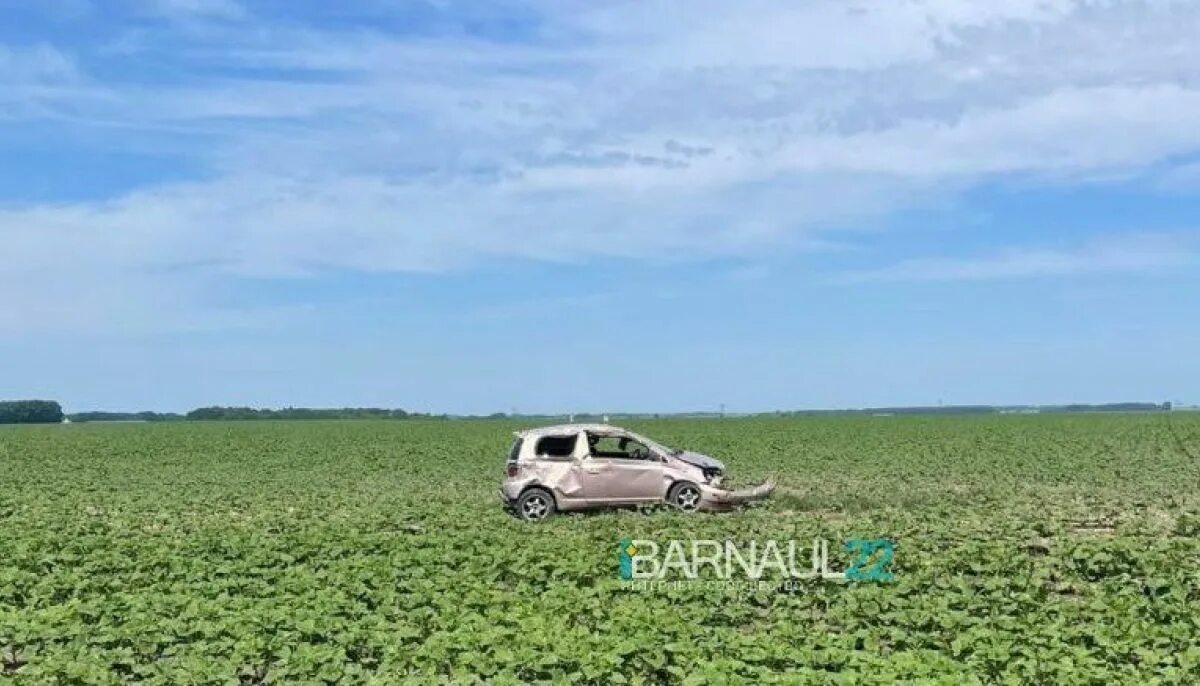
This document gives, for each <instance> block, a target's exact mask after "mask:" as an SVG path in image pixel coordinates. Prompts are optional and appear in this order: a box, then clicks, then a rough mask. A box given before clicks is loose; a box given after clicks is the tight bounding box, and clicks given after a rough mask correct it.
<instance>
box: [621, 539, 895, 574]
mask: <svg viewBox="0 0 1200 686" xmlns="http://www.w3.org/2000/svg"><path fill="white" fill-rule="evenodd" d="M842 551H843V552H844V553H845V554H846V555H845V557H846V560H845V562H844V566H843V567H842V569H841V570H840V571H835V570H833V569H831V568H830V561H829V541H827V540H825V539H821V538H816V539H813V540H812V542H811V543H807V542H805V543H800V542H797V541H795V540H787V541H776V540H774V539H769V540H765V541H741V542H739V541H732V540H726V541H716V540H707V539H694V540H678V539H674V540H670V541H665V542H663V543H661V544H660V542H658V541H653V540H649V539H634V538H622V539H621V541H620V543H619V544H618V546H617V562H618V573H619V576H620V578H621V579H623V580H627V581H630V580H654V581H662V580H690V579H701V578H712V579H722V580H728V579H736V578H743V579H750V580H759V579H764V578H770V579H783V580H786V579H827V580H832V581H891V580H893V579H895V578H896V575H895V574H894V573H892V572H891V571H890V567H891V564H892V561H893V558H894V556H895V545H894V544H893V543H892V541H890V540H889V539H886V538H852V539H850V540H848V541H846V542H845V543H844V544H843V545H842Z"/></svg>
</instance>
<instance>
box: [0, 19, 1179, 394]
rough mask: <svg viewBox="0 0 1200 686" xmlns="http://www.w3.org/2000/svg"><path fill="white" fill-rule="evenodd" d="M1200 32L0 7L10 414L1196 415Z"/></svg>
mask: <svg viewBox="0 0 1200 686" xmlns="http://www.w3.org/2000/svg"><path fill="white" fill-rule="evenodd" d="M1197 30H1200V6H1197V5H1196V4H1195V3H1190V2H1187V3H1185V2H1158V1H1149V0H1147V1H1145V2H1121V1H1117V0H1110V1H1106V2H1082V1H1076V0H1036V1H1034V0H1013V1H1011V2H1004V3H995V2H986V3H985V2H965V1H957V0H908V1H906V2H895V3H847V2H841V1H839V2H780V3H776V2H763V1H759V0H747V1H742V2H736V3H732V2H723V3H718V2H706V1H701V2H688V3H682V2H675V3H666V2H654V1H637V2H634V1H629V2H623V1H616V2H608V3H592V2H572V1H566V2H538V1H531V2H509V1H507V0H502V1H501V2H494V3H477V2H455V1H454V0H428V1H425V2H418V1H414V2H394V3H390V2H382V1H364V2H356V3H329V2H315V1H309V2H296V1H289V2H283V1H276V2H250V1H249V0H106V1H105V2H100V0H46V1H45V2H39V3H29V2H23V1H18V0H0V289H2V292H4V293H5V295H6V297H5V302H4V304H3V306H2V308H0V397H48V398H53V399H58V400H60V401H61V402H63V404H64V405H65V406H66V407H67V408H68V409H70V410H88V409H101V408H104V409H159V410H186V409H189V408H191V407H195V406H199V405H208V404H239V405H241V404H246V405H254V406H283V405H307V406H344V405H354V406H359V405H362V406H388V407H404V408H408V409H414V410H421V411H433V412H478V413H483V412H492V411H498V410H504V411H507V410H510V409H513V408H515V409H517V410H518V411H522V412H535V411H543V412H571V411H575V412H584V411H596V412H605V411H621V410H633V411H677V410H700V409H712V408H715V407H717V406H719V405H720V404H722V403H723V404H725V405H726V406H727V407H728V409H729V410H730V411H756V410H771V409H781V408H786V409H791V408H816V407H862V406H879V405H898V404H931V403H936V402H938V401H939V400H941V401H943V402H945V403H948V404H949V403H1060V402H1105V401H1116V400H1154V401H1162V400H1175V401H1184V402H1198V401H1200V353H1198V351H1200V317H1198V316H1197V314H1200V306H1198V304H1197V303H1198V302H1200V231H1198V229H1200V126H1197V124H1196V122H1197V121H1200V42H1198V41H1196V40H1195V36H1196V35H1197Z"/></svg>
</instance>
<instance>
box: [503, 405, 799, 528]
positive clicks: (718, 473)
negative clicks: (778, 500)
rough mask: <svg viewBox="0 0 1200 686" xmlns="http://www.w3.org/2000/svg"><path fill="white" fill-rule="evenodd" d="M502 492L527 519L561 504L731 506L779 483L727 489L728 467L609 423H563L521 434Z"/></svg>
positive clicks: (568, 507)
mask: <svg viewBox="0 0 1200 686" xmlns="http://www.w3.org/2000/svg"><path fill="white" fill-rule="evenodd" d="M513 435H514V436H515V440H513V444H512V448H511V449H510V450H509V454H508V464H507V465H506V469H505V475H504V484H503V485H502V486H501V487H500V497H501V499H502V500H503V501H504V503H505V505H507V506H508V507H509V508H511V509H512V510H513V511H515V512H516V513H517V515H518V516H520V517H521V518H522V519H525V520H528V521H537V520H541V519H545V518H546V517H549V516H550V515H552V514H554V513H555V512H556V511H558V510H564V511H565V510H582V509H587V508H596V507H612V506H623V505H642V504H650V503H667V504H669V505H673V506H674V507H677V508H679V509H680V510H684V511H688V512H690V511H694V510H727V509H730V508H732V507H734V506H735V505H738V504H740V503H745V502H748V501H751V500H758V499H761V498H765V497H767V496H769V495H770V494H771V492H772V491H773V490H774V489H775V485H774V484H773V483H772V482H770V481H767V482H765V483H763V484H762V485H760V486H757V487H754V488H747V489H743V490H737V491H730V490H726V489H723V488H721V481H722V479H723V478H724V476H725V465H724V464H722V463H721V462H720V461H719V460H715V459H713V458H711V457H709V456H707V455H701V454H700V453H693V452H688V451H684V450H673V449H671V448H668V447H666V446H664V445H662V444H660V443H656V442H655V441H652V440H650V439H649V438H646V437H644V436H640V435H638V434H635V433H633V432H632V431H627V430H625V429H622V428H620V427H616V426H610V425H607V424H563V425H560V426H547V427H543V428H540V429H529V430H527V431H518V432H515V433H514V434H513Z"/></svg>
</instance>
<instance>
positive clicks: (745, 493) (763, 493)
mask: <svg viewBox="0 0 1200 686" xmlns="http://www.w3.org/2000/svg"><path fill="white" fill-rule="evenodd" d="M773 492H775V482H774V481H770V480H768V481H764V482H763V483H761V484H759V485H758V486H754V487H752V488H739V489H737V490H736V491H730V490H726V489H724V488H714V487H712V486H708V485H704V486H701V487H700V509H701V510H709V511H714V512H720V511H722V510H730V509H733V508H735V507H737V506H738V505H742V504H744V503H749V502H753V501H755V500H762V499H764V498H767V497H769V496H770V495H771V494H772V493H773Z"/></svg>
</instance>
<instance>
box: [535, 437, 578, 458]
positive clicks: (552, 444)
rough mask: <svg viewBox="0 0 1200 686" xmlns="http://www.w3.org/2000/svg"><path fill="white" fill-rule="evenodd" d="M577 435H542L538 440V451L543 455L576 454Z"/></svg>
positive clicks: (560, 456)
mask: <svg viewBox="0 0 1200 686" xmlns="http://www.w3.org/2000/svg"><path fill="white" fill-rule="evenodd" d="M576 438H577V436H542V437H541V439H539V440H538V442H537V448H536V450H535V451H534V452H536V453H537V454H538V455H539V456H542V457H557V458H564V457H567V458H569V457H571V456H572V455H574V454H575V439H576Z"/></svg>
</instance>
